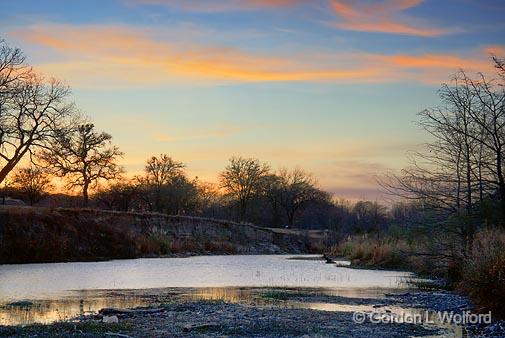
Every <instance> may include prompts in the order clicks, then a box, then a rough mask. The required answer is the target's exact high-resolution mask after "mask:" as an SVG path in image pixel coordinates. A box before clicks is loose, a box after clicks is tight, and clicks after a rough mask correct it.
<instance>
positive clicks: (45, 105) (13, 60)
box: [0, 41, 74, 182]
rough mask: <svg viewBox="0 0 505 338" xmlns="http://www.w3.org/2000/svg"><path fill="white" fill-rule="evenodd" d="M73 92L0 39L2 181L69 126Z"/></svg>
mask: <svg viewBox="0 0 505 338" xmlns="http://www.w3.org/2000/svg"><path fill="white" fill-rule="evenodd" d="M69 94H70V90H69V88H68V87H66V86H64V85H62V84H61V83H60V82H58V81H57V80H54V79H51V80H49V81H46V80H44V79H43V78H42V77H39V76H37V75H36V74H35V73H34V72H33V71H32V70H31V68H30V67H29V66H28V65H26V64H25V58H24V55H23V54H22V52H21V51H20V50H19V49H15V48H11V47H9V46H8V45H6V44H5V43H4V42H2V41H0V182H2V181H3V180H5V178H6V177H7V175H8V174H9V173H10V172H11V171H12V170H13V169H14V167H15V166H16V165H17V164H18V163H19V161H21V159H22V158H24V157H25V156H26V155H29V156H32V155H33V152H34V151H35V150H36V149H41V148H47V147H48V146H49V142H50V141H51V138H52V137H53V136H54V132H55V131H57V130H63V129H65V128H66V127H68V124H69V121H70V118H71V117H72V116H73V115H74V114H73V112H74V106H73V104H72V103H68V101H67V98H68V96H69Z"/></svg>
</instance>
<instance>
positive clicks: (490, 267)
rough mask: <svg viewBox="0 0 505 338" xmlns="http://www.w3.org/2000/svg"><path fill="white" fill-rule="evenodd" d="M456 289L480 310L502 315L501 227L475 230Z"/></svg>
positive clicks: (504, 234) (504, 256)
mask: <svg viewBox="0 0 505 338" xmlns="http://www.w3.org/2000/svg"><path fill="white" fill-rule="evenodd" d="M462 270H463V271H462V280H461V282H460V283H459V287H460V289H462V290H464V291H466V292H467V293H468V294H469V295H470V297H471V298H472V299H473V300H474V302H475V303H476V304H478V305H480V306H481V307H482V310H485V311H487V310H491V311H493V316H494V317H501V318H504V317H505V231H503V230H497V229H493V230H484V231H481V232H479V233H478V234H477V236H476V238H475V241H474V243H473V248H472V253H471V255H470V257H469V258H468V259H466V260H465V262H464V264H463V266H462Z"/></svg>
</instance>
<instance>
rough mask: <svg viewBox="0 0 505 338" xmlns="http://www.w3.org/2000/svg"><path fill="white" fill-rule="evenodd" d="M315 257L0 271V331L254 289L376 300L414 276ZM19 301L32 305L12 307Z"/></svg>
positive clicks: (233, 296) (245, 294)
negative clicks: (307, 290)
mask: <svg viewBox="0 0 505 338" xmlns="http://www.w3.org/2000/svg"><path fill="white" fill-rule="evenodd" d="M293 257H295V258H297V259H291V258H293ZM304 257H306V256H304ZM314 257H316V256H312V259H300V258H301V257H300V256H293V255H250V256H240V255H235V256H198V257H190V258H149V259H129V260H115V261H107V262H85V263H48V264H19V265H18V264H16V265H0V324H4V325H16V324H29V323H34V322H38V323H50V322H54V321H57V320H66V319H70V318H73V317H75V316H78V315H85V314H90V313H96V312H97V311H98V310H100V309H101V308H105V307H115V308H131V307H138V306H144V305H148V304H150V303H152V302H153V296H156V297H160V301H162V300H163V299H170V298H171V297H175V296H177V297H180V296H181V295H182V296H184V297H187V298H191V299H220V300H224V301H230V302H238V301H243V300H247V299H251V298H252V297H254V296H255V295H256V296H257V295H258V292H259V291H258V289H257V288H265V287H269V288H270V287H285V288H311V289H314V288H319V289H321V292H324V293H325V294H330V295H339V296H347V297H372V298H377V297H381V296H383V295H384V292H385V289H387V292H392V291H393V292H394V290H397V291H398V290H402V289H404V288H406V287H408V285H407V284H406V280H407V279H408V278H409V277H411V276H412V275H411V274H410V273H407V272H397V271H380V270H356V269H350V268H346V267H341V266H335V265H334V264H326V263H325V262H324V261H322V260H314V259H313V258H314ZM302 258H303V257H302ZM339 263H340V265H342V264H345V262H339ZM164 297H165V298H164ZM19 301H29V302H30V303H27V304H24V305H23V303H18V304H12V303H14V302H19ZM290 305H293V306H297V305H296V304H290ZM300 306H304V307H305V306H306V305H303V304H301V305H300ZM313 306H314V307H316V305H313ZM317 306H321V305H317Z"/></svg>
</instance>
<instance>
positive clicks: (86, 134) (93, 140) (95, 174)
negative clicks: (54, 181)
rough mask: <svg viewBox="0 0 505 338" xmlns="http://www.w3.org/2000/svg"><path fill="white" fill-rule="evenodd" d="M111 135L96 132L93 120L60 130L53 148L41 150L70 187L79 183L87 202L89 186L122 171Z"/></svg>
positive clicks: (48, 164) (54, 170)
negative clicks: (68, 129)
mask: <svg viewBox="0 0 505 338" xmlns="http://www.w3.org/2000/svg"><path fill="white" fill-rule="evenodd" d="M111 140H112V136H111V135H110V134H107V133H104V132H96V131H95V126H94V125H93V124H91V123H87V124H83V125H80V126H78V127H77V128H74V129H73V130H71V131H65V132H57V133H56V137H55V138H54V141H53V142H52V144H51V148H50V149H47V150H44V151H42V152H41V153H40V156H39V157H40V159H41V160H42V162H43V163H44V164H45V165H46V166H47V167H49V168H51V169H52V170H53V173H54V174H55V175H57V176H60V177H65V178H66V180H67V181H68V187H70V188H75V187H79V188H80V189H81V191H82V197H83V199H84V204H85V205H86V206H87V205H88V201H89V188H90V187H93V186H96V184H97V183H98V181H99V180H111V179H115V178H118V177H119V175H121V174H122V172H123V168H122V167H121V166H119V165H118V164H117V160H118V158H119V157H121V156H122V155H123V153H122V152H121V151H119V149H118V148H117V147H116V146H113V145H112V144H111Z"/></svg>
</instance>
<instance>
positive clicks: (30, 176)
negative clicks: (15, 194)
mask: <svg viewBox="0 0 505 338" xmlns="http://www.w3.org/2000/svg"><path fill="white" fill-rule="evenodd" d="M12 183H13V184H12V186H13V187H14V188H16V189H17V190H18V191H20V192H21V193H22V195H23V196H24V197H25V199H27V200H28V202H29V203H30V205H34V204H35V203H37V202H39V201H41V200H42V199H43V198H44V197H45V196H47V194H48V190H50V189H52V188H53V185H52V184H51V176H50V175H49V173H48V172H47V170H45V169H44V168H41V167H36V166H33V165H32V166H30V167H25V168H20V169H18V170H17V171H16V172H15V174H14V177H13V179H12Z"/></svg>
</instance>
